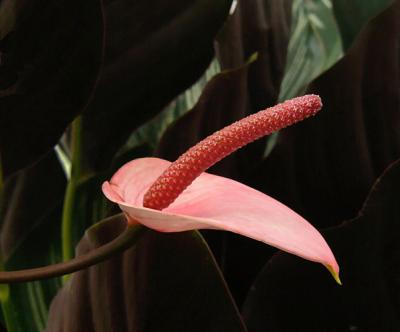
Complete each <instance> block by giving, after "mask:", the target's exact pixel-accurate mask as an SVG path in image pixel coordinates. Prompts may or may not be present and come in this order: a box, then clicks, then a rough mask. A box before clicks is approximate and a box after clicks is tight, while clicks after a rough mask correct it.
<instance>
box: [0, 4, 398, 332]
mask: <svg viewBox="0 0 400 332" xmlns="http://www.w3.org/2000/svg"><path fill="white" fill-rule="evenodd" d="M399 46H400V1H398V0H396V1H393V0H391V1H390V0H371V1H363V0H354V1H343V0H254V1H245V0H238V1H233V2H232V1H230V0H217V1H216V0H213V1H212V0H193V1H190V2H187V1H183V0H173V1H168V3H166V2H165V1H160V0H151V1H142V0H140V1H134V2H132V1H128V0H103V1H100V0H88V1H84V2H81V1H75V0H73V1H43V0H40V1H36V2H29V1H17V0H0V162H1V165H0V170H1V172H0V190H1V193H0V199H1V200H0V203H1V210H0V218H1V219H0V220H1V233H0V248H1V252H0V253H1V255H0V263H1V267H2V269H6V270H14V269H22V268H28V267H34V266H38V265H46V264H52V263H54V262H57V261H60V260H61V259H62V256H63V249H62V247H64V259H65V258H66V257H68V255H72V251H73V248H74V247H75V246H76V245H77V244H78V243H79V245H78V247H77V254H78V255H79V254H82V253H84V252H87V251H89V250H93V249H95V248H97V247H99V246H100V245H101V244H103V243H106V242H108V241H110V240H111V239H112V238H114V237H115V236H117V235H118V234H119V232H120V231H121V229H122V228H121V227H122V225H123V224H124V223H123V220H120V218H119V219H118V218H117V217H115V218H117V219H118V220H113V222H110V221H109V220H108V221H103V222H102V223H99V224H96V225H97V226H98V227H94V228H91V226H92V225H93V224H94V223H96V222H98V221H100V220H102V219H104V218H106V217H107V216H110V215H113V214H115V213H116V212H118V209H117V207H115V206H113V205H111V204H109V203H107V201H106V200H105V199H104V197H103V196H102V194H101V190H100V186H101V183H102V182H103V181H104V180H105V179H108V178H109V177H110V176H111V175H112V174H113V173H114V172H115V170H117V169H118V168H119V167H120V166H121V165H122V164H124V163H125V162H126V161H128V160H131V159H134V158H138V157H142V156H149V155H157V156H160V157H163V158H165V159H169V160H173V159H175V158H177V157H178V156H179V154H181V153H182V152H184V151H185V150H186V149H187V148H189V147H190V146H192V145H193V144H195V143H196V142H197V141H199V140H200V139H202V138H204V137H205V136H207V135H209V134H211V133H212V132H214V131H216V130H218V129H220V128H221V127H223V126H225V125H227V124H229V123H231V122H233V121H235V120H238V119H240V118H242V117H245V116H247V115H249V114H252V113H254V112H256V111H258V110H259V109H261V108H266V107H268V106H270V105H272V104H274V103H276V102H278V101H281V100H285V99H288V98H290V97H293V96H296V95H299V94H302V93H305V92H311V93H317V94H320V95H321V97H322V99H323V102H324V110H323V111H322V112H321V115H319V116H318V117H316V118H315V119H311V120H309V121H307V122H304V123H302V124H299V125H298V126H296V127H293V128H288V129H285V130H283V131H282V132H281V133H280V134H279V135H278V136H274V138H273V139H264V140H262V141H260V142H257V143H255V144H252V145H250V146H248V147H246V148H245V149H242V150H241V151H239V152H237V153H236V154H234V155H232V156H230V157H228V158H227V159H225V160H223V161H222V162H221V163H219V164H218V165H216V166H215V167H213V168H212V169H211V170H210V171H211V172H213V173H217V174H220V175H223V176H228V177H231V178H234V179H237V180H240V181H241V182H243V183H246V184H249V185H251V186H252V187H254V188H257V189H258V190H260V191H263V192H265V193H267V194H270V195H271V196H273V197H275V198H278V199H279V200H281V201H282V202H284V203H285V204H287V205H288V206H290V207H292V208H293V209H294V210H296V211H297V212H299V213H300V214H302V215H303V216H304V217H305V218H306V219H308V220H309V221H310V222H311V223H313V224H314V225H315V226H317V227H320V228H325V227H331V228H330V229H328V230H326V231H324V235H325V236H326V237H327V240H328V242H329V244H330V245H331V246H332V248H333V250H334V252H335V253H336V254H337V255H338V258H339V263H340V264H341V266H342V271H343V281H344V287H343V288H341V289H338V288H337V287H335V286H334V285H333V284H332V283H331V280H327V278H325V276H321V273H322V269H321V268H320V267H317V266H315V265H313V264H310V263H307V262H304V261H301V262H300V260H299V259H297V258H294V257H292V256H290V255H288V254H283V253H280V252H278V253H276V251H275V250H272V249H271V248H269V247H268V246H265V245H263V244H260V243H256V242H255V241H251V240H248V239H244V238H241V237H238V236H237V235H233V234H224V233H216V232H212V231H207V232H203V233H202V235H200V234H199V233H197V232H190V233H185V234H177V235H162V234H156V233H153V232H149V233H148V234H147V235H146V236H144V238H143V239H142V240H141V242H140V243H138V245H137V247H136V248H132V249H129V250H128V251H126V252H125V253H124V254H120V255H117V256H116V257H114V258H113V259H111V260H109V261H107V262H104V263H101V264H99V265H96V266H94V267H91V268H90V269H87V270H84V271H80V272H78V273H76V274H74V275H73V276H72V277H71V279H70V280H69V281H68V282H67V283H65V284H64V286H63V283H62V280H61V278H54V279H50V280H46V281H36V282H32V283H23V284H13V285H2V286H1V288H0V300H1V304H2V309H3V317H2V318H3V320H2V321H3V324H4V326H6V327H7V329H8V331H9V332H19V331H21V332H24V331H32V332H36V331H43V330H45V329H46V331H105V332H106V331H107V332H108V331H114V330H115V331H121V332H122V331H144V332H147V331H159V330H165V331H182V332H185V331H240V332H245V331H247V330H248V331H249V332H252V331H254V332H256V331H265V330H268V331H279V332H280V331H293V330H301V331H322V330H327V331H331V330H334V331H348V330H349V329H354V328H357V329H359V330H362V331H381V330H382V331H397V330H398V329H399V306H398V302H399V300H398V299H399V298H400V297H399V296H400V295H399V294H400V293H399V292H400V289H399V286H398V282H397V280H398V277H399V274H398V260H399V257H400V256H399V248H398V244H397V242H396V241H395V234H397V228H396V220H397V221H398V219H399V218H398V214H399V213H398V204H396V203H397V201H396V197H398V196H399V193H397V191H398V190H397V188H398V187H399V185H398V184H399V182H400V178H399V175H398V173H399V172H398V170H399V162H395V163H393V162H394V161H395V160H396V159H398V158H400V130H399V128H400V96H399V94H400V92H399V91H400V90H399V86H400V71H399V68H400V65H399V61H400V55H399V50H400V47H399ZM254 53H257V60H255V61H252V62H251V61H250V62H248V59H249V58H250V57H251V56H252V55H253V54H254ZM207 68H208V69H207ZM77 115H79V117H78V118H76V117H77ZM74 119H76V120H75V121H74V125H73V126H71V123H72V121H73V120H74ZM266 143H268V144H267V153H265V146H266ZM54 147H55V148H54ZM265 156H267V157H266V158H265ZM389 165H391V166H390V167H389V168H388V166H389ZM382 173H383V175H381V174H382ZM374 183H375V184H374ZM372 186H373V189H372V190H371V187H372ZM368 192H370V194H369V196H368V200H367V201H366V202H365V203H364V207H363V208H362V205H363V202H364V201H365V198H366V197H367V195H368ZM361 208H362V209H361ZM359 211H360V212H359ZM357 213H358V217H357V218H355V217H356V216H357ZM62 220H63V222H62ZM343 220H349V221H347V222H345V223H343ZM86 230H87V231H86ZM85 231H86V233H85ZM203 236H204V238H205V239H206V241H207V242H208V245H210V247H211V250H212V253H211V251H210V250H209V248H208V246H207V244H206V242H204V238H203ZM66 251H67V252H68V251H69V253H68V254H67V255H65V252H66ZM366 252H367V253H368V254H365V253H366ZM213 255H214V256H215V257H216V261H217V263H216V262H215V260H214V257H213ZM260 271H261V272H260ZM222 273H223V275H222ZM257 275H258V276H257ZM232 295H233V297H232ZM53 299H54V300H53ZM242 303H244V307H243V312H242V314H243V317H244V318H245V322H246V325H247V328H246V327H245V326H244V323H243V322H242V319H241V314H240V313H239V311H238V309H237V306H239V307H240V306H241V304H242ZM49 317H50V319H49ZM293 324H294V325H293Z"/></svg>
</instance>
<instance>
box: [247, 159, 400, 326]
mask: <svg viewBox="0 0 400 332" xmlns="http://www.w3.org/2000/svg"><path fill="white" fill-rule="evenodd" d="M399 184H400V161H397V162H395V163H394V164H392V165H391V166H390V167H389V168H388V169H387V170H386V171H385V173H384V174H383V175H382V176H381V177H380V178H379V179H378V180H377V181H376V183H375V185H374V187H373V189H372V190H371V192H370V193H369V196H368V199H367V200H366V202H365V203H364V206H363V208H362V209H361V211H360V212H359V215H358V217H357V218H355V219H353V220H350V221H346V222H344V223H343V224H341V225H339V226H337V227H334V228H331V229H328V230H326V231H325V232H324V235H325V236H326V238H327V241H328V242H329V243H330V245H331V246H332V248H333V251H334V252H335V253H337V254H338V260H339V263H340V265H341V267H342V272H343V279H342V281H343V286H342V287H338V286H337V285H335V284H334V283H332V282H331V281H329V280H326V279H324V278H323V271H322V270H320V269H318V268H317V267H316V266H312V265H311V264H302V262H301V261H300V260H298V259H296V258H294V257H290V256H289V255H287V254H284V253H281V252H280V253H278V254H276V255H275V256H274V257H273V258H272V259H271V260H270V261H269V262H268V264H267V265H266V266H265V268H264V270H263V271H262V272H261V273H260V275H259V276H258V278H257V280H256V282H255V284H254V285H253V287H252V289H251V291H250V293H249V296H248V299H247V301H246V304H245V307H244V315H245V318H246V321H247V325H248V328H249V331H254V332H257V331H260V332H261V331H265V330H268V331H272V332H283V331H293V330H299V331H349V330H353V331H357V330H359V331H378V330H379V331H397V330H398V329H399V328H400V320H399V317H398V312H399V310H400V304H399V294H400V288H399V283H398V275H399V271H400V261H399V256H398V255H399V251H400V247H399V242H398V238H397V234H399V231H400V229H399V220H400V209H399V202H398V197H399V195H400V189H399V188H400V186H399ZM288 315H290V317H291V319H285V317H287V316H288ZM332 317H335V319H332Z"/></svg>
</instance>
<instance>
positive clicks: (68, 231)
mask: <svg viewBox="0 0 400 332" xmlns="http://www.w3.org/2000/svg"><path fill="white" fill-rule="evenodd" d="M81 141H82V118H81V117H80V116H79V117H77V118H76V119H75V120H74V121H73V122H72V127H71V164H72V168H71V177H70V179H69V181H68V184H67V188H66V192H65V197H64V206H63V213H62V222H61V223H62V225H61V241H62V257H63V261H64V262H66V261H69V260H71V259H72V257H74V243H73V238H72V229H73V224H72V222H73V219H74V209H75V204H76V191H77V186H78V185H77V184H78V182H79V180H80V177H81V172H82V153H81ZM67 279H68V276H65V278H64V281H66V280H67Z"/></svg>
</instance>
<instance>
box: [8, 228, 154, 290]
mask: <svg viewBox="0 0 400 332" xmlns="http://www.w3.org/2000/svg"><path fill="white" fill-rule="evenodd" d="M146 230H147V228H145V227H143V226H140V225H135V226H130V225H127V227H126V229H125V230H124V231H123V232H122V233H121V234H120V235H119V236H118V237H117V238H115V239H114V240H112V241H110V242H109V243H107V244H105V245H103V246H101V247H99V248H97V249H94V250H92V251H90V252H88V253H87V254H84V255H81V256H78V257H76V258H74V259H71V260H70V261H68V262H62V263H57V264H53V265H48V266H44V267H38V268H33V269H26V270H18V271H0V283H12V282H25V281H33V280H39V279H46V278H51V277H58V276H61V275H64V274H68V273H72V272H76V271H79V270H82V269H85V268H87V267H90V266H92V265H95V264H97V263H100V262H102V261H105V260H107V259H109V258H111V256H113V255H115V254H116V253H118V252H122V251H124V250H126V249H128V248H130V247H132V246H134V245H135V244H136V242H137V240H138V239H139V238H140V236H141V235H142V234H143V233H144V232H145V231H146Z"/></svg>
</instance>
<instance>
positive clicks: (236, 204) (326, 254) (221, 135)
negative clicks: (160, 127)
mask: <svg viewBox="0 0 400 332" xmlns="http://www.w3.org/2000/svg"><path fill="white" fill-rule="evenodd" d="M320 108H321V101H320V99H319V97H318V96H313V95H311V96H304V97H299V98H295V99H293V100H291V101H288V102H285V103H283V104H280V105H277V106H275V107H274V108H271V109H267V110H265V111H261V112H259V113H257V114H255V115H252V116H250V117H248V118H245V119H243V120H241V121H238V122H236V123H234V124H233V125H231V126H228V127H226V128H224V129H222V130H221V131H219V132H216V133H215V134H213V135H211V136H209V137H208V138H206V139H205V140H203V141H202V142H200V143H199V144H198V145H196V146H194V147H193V148H191V149H190V150H189V151H188V152H186V153H185V154H184V155H182V157H180V158H178V160H177V161H176V162H175V163H170V162H168V161H165V160H162V159H157V158H141V159H136V160H134V161H131V162H129V163H127V164H125V165H124V166H123V167H122V168H121V169H120V170H119V171H117V173H116V174H115V175H114V176H113V177H112V179H111V180H110V182H105V183H104V184H103V192H104V194H105V195H106V196H107V197H108V198H109V199H110V200H111V201H113V202H115V203H118V204H119V206H120V207H121V209H122V210H123V211H124V212H125V214H126V215H127V216H128V219H129V221H130V222H131V223H140V224H143V225H145V226H147V227H149V228H152V229H155V230H158V231H160V232H181V231H186V230H192V229H205V228H208V229H221V230H227V231H231V232H235V233H238V234H242V235H244V236H247V237H250V238H253V239H255V240H259V241H262V242H265V243H267V244H270V245H272V246H275V247H277V248H279V249H282V250H284V251H287V252H289V253H293V254H295V255H298V256H300V257H303V258H305V259H308V260H311V261H315V262H320V263H322V264H324V265H325V266H327V267H328V268H329V270H330V271H331V272H332V273H333V275H334V276H335V278H336V277H337V275H338V273H339V267H338V264H337V262H336V260H335V258H334V256H333V254H332V251H331V250H330V248H329V246H328V245H327V243H326V242H325V240H324V239H323V237H322V236H321V235H320V233H319V232H318V231H317V230H316V229H315V228H314V227H313V226H312V225H310V224H309V223H308V222H307V221H306V220H304V219H303V218H302V217H301V216H299V215H298V214H297V213H295V212H294V211H292V210H291V209H289V208H288V207H286V206H285V205H283V204H281V203H280V202H278V201H276V200H274V199H273V198H271V197H269V196H267V195H265V194H263V193H261V192H259V191H256V190H254V189H252V188H250V187H247V186H245V185H243V184H241V183H239V182H236V181H233V180H230V179H227V178H223V177H220V176H215V175H211V174H207V173H204V172H203V171H204V170H205V169H206V168H208V167H209V166H211V165H212V164H214V163H215V162H217V161H218V160H220V159H222V158H223V157H225V156H226V155H228V154H229V153H231V152H233V151H234V150H236V149H238V148H240V147H241V146H243V145H245V144H247V143H249V142H251V141H253V140H255V139H257V138H259V137H261V136H263V135H265V134H268V133H271V132H273V131H275V130H278V129H280V128H283V127H285V126H288V125H290V124H293V123H295V122H297V121H300V120H301V119H304V118H306V117H308V116H310V115H313V114H315V113H316V112H317V111H318V110H319V109H320ZM189 184H190V185H189ZM185 188H186V189H185ZM182 190H183V192H182ZM171 192H172V194H171ZM149 197H150V198H149ZM152 199H155V204H154V205H152V204H151V202H152ZM143 202H145V204H146V205H147V206H154V207H153V208H148V207H145V206H144V203H143ZM149 202H150V203H149ZM171 202H172V203H171ZM160 203H162V204H160ZM170 203H171V204H170ZM162 208H163V211H160V210H161V209H162Z"/></svg>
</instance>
